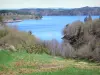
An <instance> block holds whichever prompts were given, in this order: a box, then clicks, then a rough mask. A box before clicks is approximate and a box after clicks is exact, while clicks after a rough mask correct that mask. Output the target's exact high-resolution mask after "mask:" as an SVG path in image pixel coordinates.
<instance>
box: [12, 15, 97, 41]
mask: <svg viewBox="0 0 100 75" xmlns="http://www.w3.org/2000/svg"><path fill="white" fill-rule="evenodd" d="M85 17H86V16H43V18H42V19H40V20H23V21H22V22H15V23H12V25H17V26H18V29H19V30H21V31H32V34H33V35H35V36H36V37H38V38H40V39H41V40H52V39H56V40H58V41H59V42H61V41H62V39H61V38H62V37H63V35H62V31H63V28H64V27H65V25H67V24H71V23H72V22H74V21H77V20H80V21H84V18H85ZM96 18H99V16H92V19H96Z"/></svg>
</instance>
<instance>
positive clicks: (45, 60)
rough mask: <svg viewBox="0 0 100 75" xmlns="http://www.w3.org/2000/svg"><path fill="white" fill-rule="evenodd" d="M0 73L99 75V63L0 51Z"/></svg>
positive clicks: (8, 74) (4, 74)
mask: <svg viewBox="0 0 100 75" xmlns="http://www.w3.org/2000/svg"><path fill="white" fill-rule="evenodd" d="M0 75H100V63H90V62H86V61H83V60H73V59H63V58H61V57H55V56H50V55H47V54H28V53H26V52H15V53H11V52H8V51H0Z"/></svg>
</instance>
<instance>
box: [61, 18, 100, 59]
mask: <svg viewBox="0 0 100 75" xmlns="http://www.w3.org/2000/svg"><path fill="white" fill-rule="evenodd" d="M89 18H91V17H89ZM91 20H92V19H91ZM63 34H64V37H63V38H62V39H63V40H64V43H63V44H66V45H65V46H64V47H63V48H65V50H66V52H67V54H65V57H68V56H69V55H70V54H71V53H70V52H71V49H70V48H69V47H71V48H72V49H73V50H74V52H72V54H71V55H72V56H71V57H73V55H75V57H78V58H87V59H93V60H98V61H100V19H96V20H93V21H88V22H85V23H83V22H80V21H76V22H74V23H72V24H70V25H68V26H67V27H65V28H64V31H63ZM67 45H69V46H67Z"/></svg>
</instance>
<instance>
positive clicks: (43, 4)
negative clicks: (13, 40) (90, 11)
mask: <svg viewBox="0 0 100 75" xmlns="http://www.w3.org/2000/svg"><path fill="white" fill-rule="evenodd" d="M85 6H90V7H100V0H0V9H19V8H80V7H85Z"/></svg>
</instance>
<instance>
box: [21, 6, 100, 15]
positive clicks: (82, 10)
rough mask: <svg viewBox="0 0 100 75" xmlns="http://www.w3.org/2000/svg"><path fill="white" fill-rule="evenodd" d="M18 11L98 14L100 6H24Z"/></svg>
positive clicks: (49, 13)
mask: <svg viewBox="0 0 100 75" xmlns="http://www.w3.org/2000/svg"><path fill="white" fill-rule="evenodd" d="M20 11H24V12H26V11H29V12H31V13H37V14H40V15H43V16H53V15H56V16H58V15H63V16H65V15H68V16H74V15H100V7H88V6H87V7H82V8H73V9H64V8H58V9H54V8H33V9H31V8H30V9H29V8H25V9H20Z"/></svg>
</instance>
